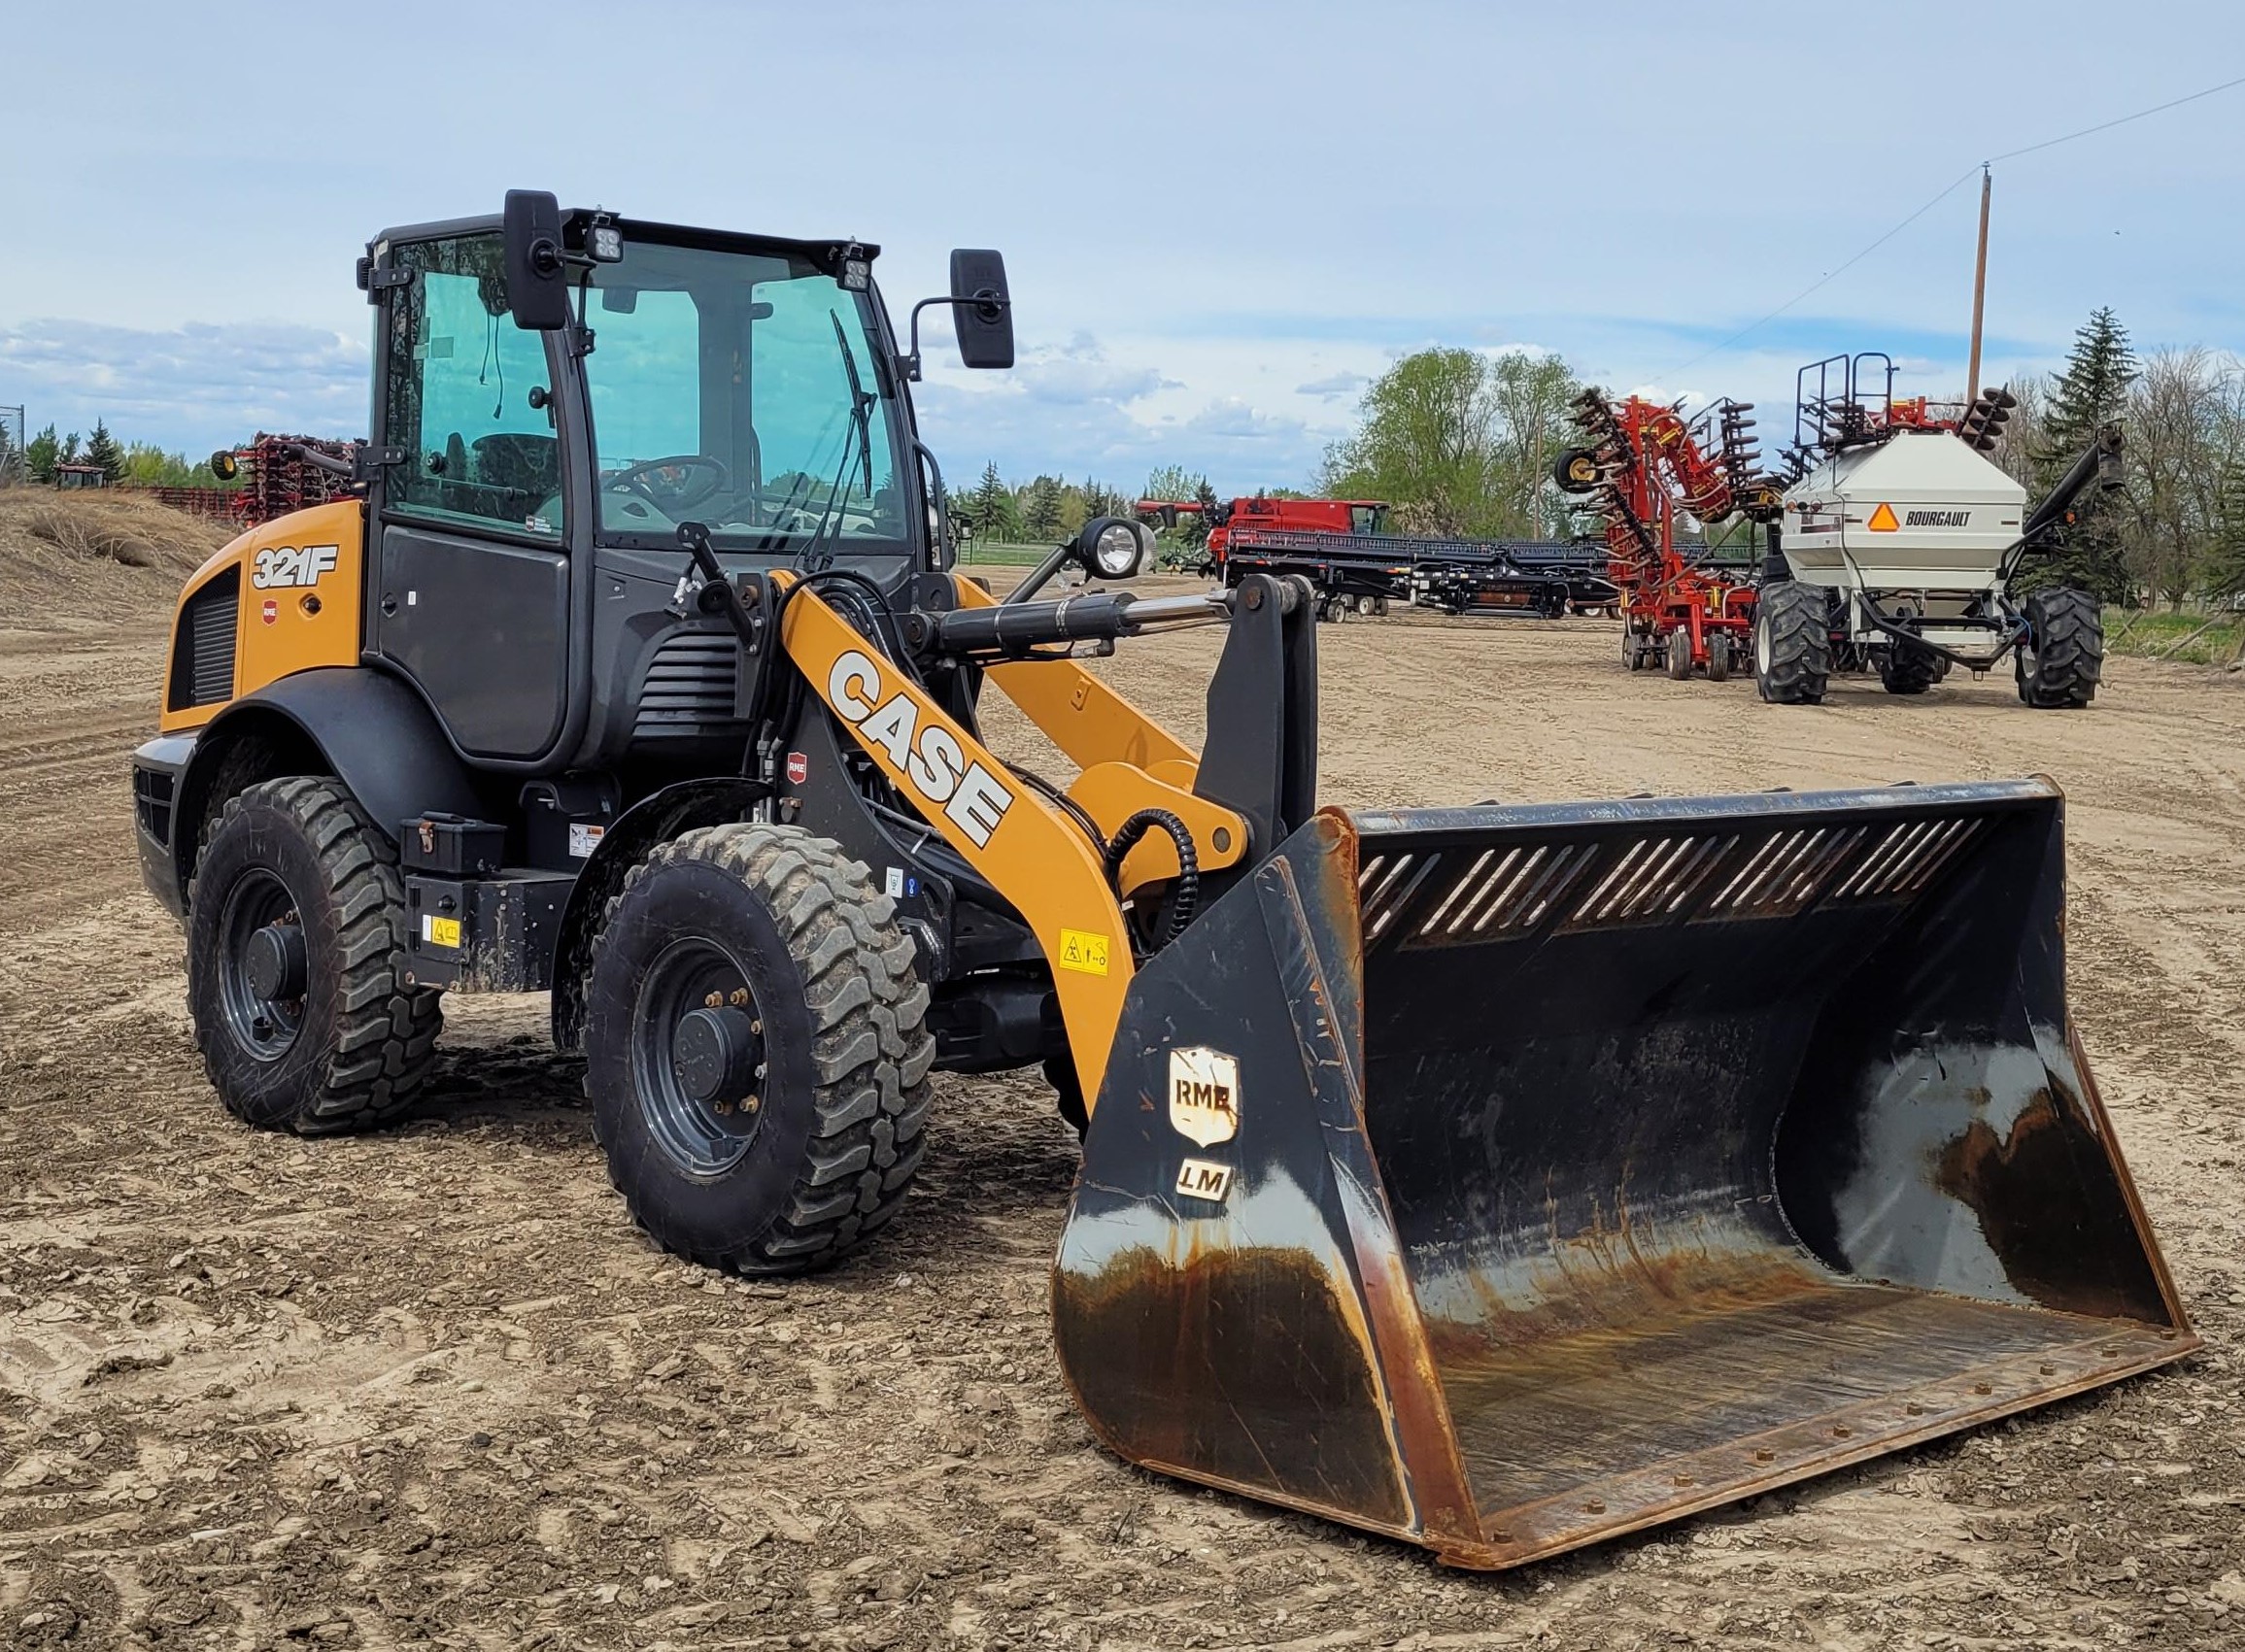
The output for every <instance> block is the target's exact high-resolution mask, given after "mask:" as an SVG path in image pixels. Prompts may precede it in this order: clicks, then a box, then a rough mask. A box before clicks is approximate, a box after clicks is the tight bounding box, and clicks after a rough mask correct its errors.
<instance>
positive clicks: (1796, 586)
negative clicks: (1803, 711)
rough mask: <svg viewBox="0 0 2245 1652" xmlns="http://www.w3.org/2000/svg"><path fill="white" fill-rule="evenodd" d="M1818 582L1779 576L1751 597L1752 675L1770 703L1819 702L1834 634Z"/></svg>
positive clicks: (1829, 667)
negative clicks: (1752, 605)
mask: <svg viewBox="0 0 2245 1652" xmlns="http://www.w3.org/2000/svg"><path fill="white" fill-rule="evenodd" d="M1827 606H1828V605H1827V600H1826V598H1825V596H1824V588H1823V587H1821V586H1814V585H1803V584H1802V583H1801V582H1800V581H1798V580H1777V581H1774V582H1772V583H1771V584H1769V585H1765V586H1763V587H1762V588H1761V591H1760V594H1759V595H1758V597H1757V598H1756V600H1755V602H1754V616H1753V680H1754V687H1755V688H1757V689H1758V690H1760V691H1761V697H1762V698H1763V699H1765V700H1767V701H1769V702H1770V704H1772V705H1818V704H1820V703H1821V702H1822V700H1823V697H1824V690H1825V688H1826V687H1827V686H1828V685H1829V683H1830V681H1831V675H1832V635H1831V629H1830V625H1829V623H1828V621H1827V620H1826V618H1825V616H1826V612H1827Z"/></svg>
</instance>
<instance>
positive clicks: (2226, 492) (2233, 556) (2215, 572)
mask: <svg viewBox="0 0 2245 1652" xmlns="http://www.w3.org/2000/svg"><path fill="white" fill-rule="evenodd" d="M2205 587H2206V593H2207V594H2208V595H2209V596H2221V597H2229V598H2235V597H2238V596H2241V595H2245V458H2237V459H2232V460H2231V461H2230V463H2229V468H2228V471H2227V472H2226V473H2225V474H2224V475H2223V478H2222V501H2221V515H2220V516H2219V517H2218V518H2216V519H2215V523H2214V542H2213V544H2211V545H2210V546H2208V547H2207V549H2206V563H2205Z"/></svg>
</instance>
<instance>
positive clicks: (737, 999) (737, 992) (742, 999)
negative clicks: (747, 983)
mask: <svg viewBox="0 0 2245 1652" xmlns="http://www.w3.org/2000/svg"><path fill="white" fill-rule="evenodd" d="M725 1001H726V1002H727V1003H729V1004H731V1006H732V1007H733V1008H734V1009H745V1008H747V1007H748V989H747V988H746V987H735V988H733V990H732V993H731V996H730V997H728V998H727V999H726V1000H725Z"/></svg>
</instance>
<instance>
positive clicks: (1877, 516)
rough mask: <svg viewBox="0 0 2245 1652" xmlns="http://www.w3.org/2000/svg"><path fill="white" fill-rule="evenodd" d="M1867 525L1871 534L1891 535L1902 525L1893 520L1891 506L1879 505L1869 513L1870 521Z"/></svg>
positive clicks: (1892, 508)
mask: <svg viewBox="0 0 2245 1652" xmlns="http://www.w3.org/2000/svg"><path fill="white" fill-rule="evenodd" d="M1867 525H1868V526H1869V527H1870V529H1871V531H1872V532H1873V533H1892V532H1893V531H1894V530H1895V529H1896V528H1898V527H1900V526H1901V525H1902V524H1901V523H1898V522H1896V521H1895V520H1894V507H1893V506H1892V505H1881V506H1880V507H1879V508H1878V509H1877V510H1875V511H1873V512H1872V513H1871V520H1870V522H1869V523H1868V524H1867Z"/></svg>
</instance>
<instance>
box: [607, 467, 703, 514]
mask: <svg viewBox="0 0 2245 1652" xmlns="http://www.w3.org/2000/svg"><path fill="white" fill-rule="evenodd" d="M658 470H701V471H706V472H708V474H709V480H708V481H707V482H705V483H704V484H703V485H702V486H701V487H699V488H693V487H692V486H691V485H689V484H683V483H681V484H678V485H676V486H674V487H672V488H670V489H665V490H664V492H663V494H660V495H659V494H658V493H657V492H656V490H655V489H653V488H651V487H650V486H648V483H647V477H648V476H649V474H650V473H652V472H654V471H658ZM731 483H732V473H731V471H729V470H727V469H726V468H725V464H724V461H722V460H720V459H713V458H711V457H710V456H709V455H707V454H672V455H670V456H669V457H667V458H654V459H642V460H640V461H639V462H638V463H637V464H629V465H626V466H625V467H624V468H623V469H622V470H620V471H618V472H617V473H616V474H615V475H614V476H611V477H610V478H608V483H607V485H608V486H609V487H610V488H629V489H631V490H632V491H633V492H636V493H637V494H638V495H639V496H640V497H641V498H643V499H645V500H646V501H647V502H648V503H649V504H650V505H653V506H654V507H655V508H656V509H657V510H659V511H661V512H663V514H664V515H665V516H669V515H672V514H674V513H676V512H679V511H690V510H692V509H693V508H694V507H695V506H697V505H698V504H700V503H701V502H702V501H703V500H704V499H707V498H708V497H710V496H711V495H712V494H714V493H720V492H723V491H724V490H725V489H727V488H728V487H730V486H731Z"/></svg>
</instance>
